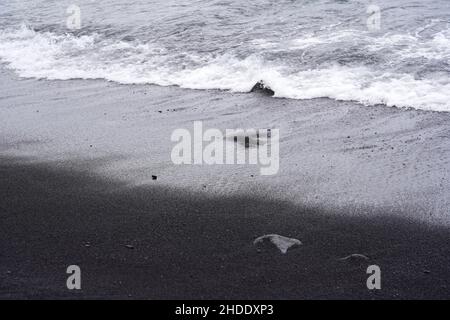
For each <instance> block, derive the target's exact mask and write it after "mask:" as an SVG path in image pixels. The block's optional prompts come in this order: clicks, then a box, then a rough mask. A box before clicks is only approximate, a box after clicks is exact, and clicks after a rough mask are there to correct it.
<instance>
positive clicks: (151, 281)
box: [0, 157, 450, 299]
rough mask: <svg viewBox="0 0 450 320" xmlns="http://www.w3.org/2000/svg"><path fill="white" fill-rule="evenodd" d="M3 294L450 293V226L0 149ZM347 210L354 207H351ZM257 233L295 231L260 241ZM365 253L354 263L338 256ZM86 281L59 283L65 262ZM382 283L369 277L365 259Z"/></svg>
mask: <svg viewBox="0 0 450 320" xmlns="http://www.w3.org/2000/svg"><path fill="white" fill-rule="evenodd" d="M0 195H1V196H0V220H1V223H0V298H2V299H9V298H44V299H47V298H48V299H49V298H62V299H73V298H88V299H92V298H101V299H102V298H112V299H115V298H132V299H213V298H214V299H216V298H217V299H299V298H316V299H328V298H333V299H334V298H344V299H349V298H361V299H374V298H376V299H382V298H394V299H406V298H425V299H429V298H439V299H445V298H447V299H448V298H449V297H450V280H449V279H450V243H449V239H450V237H449V236H450V230H449V229H448V228H446V227H437V226H434V227H431V226H427V225H425V224H422V223H419V222H414V221H408V220H403V219H400V218H392V217H391V218H388V217H387V216H385V215H383V210H382V209H380V208H378V209H376V210H375V209H373V210H372V209H370V208H366V210H368V211H370V212H371V218H357V217H349V216H346V217H345V216H344V215H340V214H339V212H333V213H332V214H330V212H323V211H321V210H320V209H315V208H302V207H299V206H294V205H292V204H290V203H287V202H276V201H273V202H272V201H268V200H264V199H258V198H252V197H245V196H243V197H241V198H237V197H230V198H212V197H211V196H206V195H202V194H199V193H196V194H194V193H192V194H188V193H186V192H184V191H182V190H177V189H175V188H173V189H165V188H163V187H160V186H151V185H149V186H147V187H135V188H129V187H126V186H125V185H123V184H122V183H120V182H115V181H111V180H108V181H107V180H104V179H103V178H100V177H97V176H93V175H91V174H88V173H87V172H82V171H76V170H75V169H68V168H67V169H64V168H61V167H60V166H59V167H56V166H52V165H51V164H41V165H36V164H33V165H32V164H27V162H26V161H24V160H23V159H18V158H5V157H3V158H2V159H0ZM347 210H352V208H351V207H349V208H348V209H347ZM265 233H279V234H282V235H285V236H291V237H294V238H298V239H300V240H301V241H302V242H303V246H301V247H299V248H297V249H293V250H290V251H288V253H287V254H286V255H282V254H281V253H280V252H279V251H277V250H276V249H274V250H263V251H261V252H258V251H257V250H256V248H255V247H254V246H253V244H252V241H253V240H254V238H255V237H257V236H260V235H262V234H265ZM353 253H360V254H365V255H367V256H368V257H370V261H368V262H364V263H362V264H352V263H349V262H342V261H339V260H338V259H339V258H342V257H344V256H347V255H349V254H353ZM72 264H76V265H79V266H80V267H81V270H82V290H81V291H69V290H67V289H66V277H67V275H66V273H65V271H66V268H67V266H69V265H72ZM369 264H377V265H379V266H380V267H381V270H382V290H380V291H369V290H368V289H367V288H366V279H367V277H368V276H367V275H366V268H367V266H368V265H369Z"/></svg>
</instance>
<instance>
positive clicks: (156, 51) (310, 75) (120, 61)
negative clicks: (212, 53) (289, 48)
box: [0, 26, 450, 111]
mask: <svg viewBox="0 0 450 320" xmlns="http://www.w3.org/2000/svg"><path fill="white" fill-rule="evenodd" d="M415 41H416V40H414V39H413V37H412V36H404V37H403V38H401V37H400V38H398V37H397V36H386V37H382V38H380V40H379V41H378V43H377V42H375V43H373V44H372V46H373V47H372V50H377V48H383V46H386V45H387V43H386V42H391V44H390V45H391V46H392V45H394V46H400V44H402V43H405V42H406V45H405V46H404V48H406V49H409V50H413V51H414V48H415V47H414V46H413V45H412V43H414V42H415ZM322 42H323V40H314V39H307V40H304V41H303V42H302V41H299V40H298V41H296V44H297V46H300V47H304V46H307V45H316V44H317V43H322ZM383 42H384V43H383ZM433 43H434V45H435V47H433ZM416 47H418V45H417V46H416ZM421 48H422V49H423V50H428V49H429V48H433V50H435V48H438V49H439V48H441V49H443V50H442V52H440V55H441V57H445V55H446V54H448V53H449V52H450V36H449V33H445V32H441V33H438V34H436V35H435V37H434V38H432V39H431V40H430V41H429V43H427V44H426V46H422V47H421ZM406 49H405V50H406ZM429 50H431V49H429ZM400 52H401V51H400ZM411 52H412V51H410V53H411ZM414 52H416V53H417V52H419V50H416V51H414ZM177 54H180V53H177ZM402 54H406V53H405V52H403V53H402ZM430 54H432V53H430ZM0 59H1V60H2V61H3V62H6V63H7V65H8V66H9V67H10V68H11V69H14V70H15V71H16V72H17V73H18V74H19V75H20V76H22V77H33V78H45V79H51V80H54V79H60V80H67V79H74V78H81V79H106V80H109V81H115V82H119V83H125V84H137V83H141V84H142V83H151V84H157V85H164V86H166V85H178V86H181V87H184V88H191V89H224V90H232V91H236V92H247V91H249V90H250V89H251V88H252V86H253V85H254V84H255V83H256V82H257V81H259V80H261V79H263V80H265V82H266V83H267V84H268V85H269V86H270V87H272V89H274V90H275V92H276V97H285V98H293V99H312V98H318V97H328V98H332V99H336V100H346V101H348V100H352V101H358V102H360V103H363V104H367V105H372V104H386V105H388V106H398V107H412V108H417V109H424V110H435V111H450V79H449V78H448V76H447V75H445V74H444V73H443V74H441V75H439V76H438V75H434V78H426V79H416V78H414V76H413V75H411V74H398V73H392V72H386V71H382V70H373V69H370V68H369V67H363V66H342V65H328V66H322V67H318V68H316V69H313V70H303V71H293V70H292V69H290V68H288V67H286V66H282V65H281V66H280V65H275V64H270V63H268V62H267V61H264V60H263V59H262V58H261V57H259V56H257V55H252V56H249V57H247V58H246V59H238V58H236V57H235V56H233V55H231V54H225V55H222V56H219V57H214V58H213V57H209V56H201V57H200V56H195V55H192V54H191V55H188V54H184V55H183V59H179V58H178V57H177V56H176V54H175V53H171V52H167V50H166V49H164V48H161V47H158V46H157V45H155V44H152V43H130V42H123V41H115V42H113V41H112V40H107V39H102V38H101V36H99V35H97V34H92V35H84V36H79V37H76V36H73V35H69V34H66V35H56V34H54V33H51V32H42V33H40V32H35V31H33V30H31V29H29V28H27V27H25V26H23V27H22V28H20V29H19V30H14V31H11V30H10V31H3V32H0Z"/></svg>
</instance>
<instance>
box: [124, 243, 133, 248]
mask: <svg viewBox="0 0 450 320" xmlns="http://www.w3.org/2000/svg"><path fill="white" fill-rule="evenodd" d="M125 248H127V249H134V247H133V246H132V245H131V244H127V245H125Z"/></svg>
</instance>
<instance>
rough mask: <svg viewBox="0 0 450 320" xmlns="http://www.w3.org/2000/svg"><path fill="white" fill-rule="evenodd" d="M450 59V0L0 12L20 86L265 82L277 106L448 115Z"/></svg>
mask: <svg viewBox="0 0 450 320" xmlns="http://www.w3.org/2000/svg"><path fill="white" fill-rule="evenodd" d="M71 5H76V6H77V7H78V8H79V9H80V22H81V24H80V28H79V29H74V28H73V25H70V24H69V25H68V24H67V21H68V19H70V20H69V22H70V21H74V20H73V19H72V18H73V12H74V11H72V8H70V6H71ZM69 8H70V9H69ZM68 9H69V10H68ZM378 9H379V10H380V11H379V15H378ZM449 59H450V1H449V0H435V1H431V0H430V1H414V0H373V1H363V0H354V1H353V0H352V1H350V0H275V1H274V0H271V1H269V0H252V1H242V0H222V1H218V0H190V1H187V0H164V1H162V0H105V1H94V0H70V1H66V0H45V1H44V0H28V1H23V0H2V1H1V3H0V61H1V62H2V64H3V65H4V66H6V67H7V68H10V69H13V70H14V71H15V72H16V73H17V74H18V75H19V76H21V77H32V78H44V79H50V80H57V79H59V80H65V79H75V78H81V79H105V80H108V81H115V82H120V83H125V84H156V85H162V86H169V85H177V86H180V87H184V88H191V89H222V90H230V91H235V92H246V91H249V90H250V89H251V88H252V86H253V85H254V84H255V83H256V82H257V81H259V80H264V81H265V82H266V83H267V84H268V85H269V86H271V87H272V89H273V90H274V91H275V92H276V95H275V97H283V98H291V99H312V98H318V97H328V98H331V99H336V100H346V101H350V100H351V101H358V102H360V103H362V104H366V105H376V104H385V105H388V106H396V107H406V108H416V109H422V110H434V111H450V60H449Z"/></svg>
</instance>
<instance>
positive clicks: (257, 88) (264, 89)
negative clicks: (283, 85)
mask: <svg viewBox="0 0 450 320" xmlns="http://www.w3.org/2000/svg"><path fill="white" fill-rule="evenodd" d="M250 92H257V93H262V94H264V95H267V96H273V95H275V91H273V90H272V89H271V88H270V87H269V86H267V85H266V84H265V83H264V81H263V80H261V81H258V82H257V83H256V84H255V85H254V86H253V88H252V90H250Z"/></svg>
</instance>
